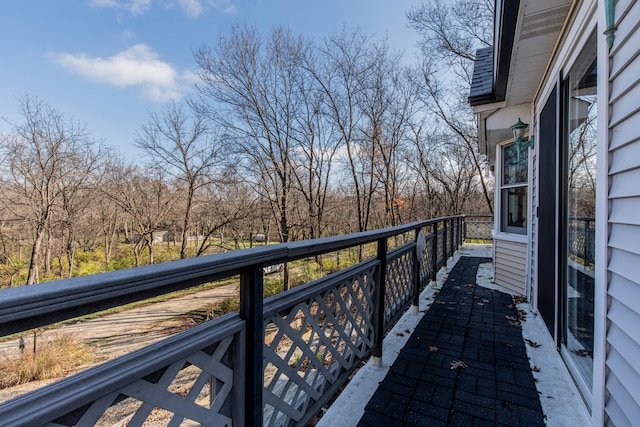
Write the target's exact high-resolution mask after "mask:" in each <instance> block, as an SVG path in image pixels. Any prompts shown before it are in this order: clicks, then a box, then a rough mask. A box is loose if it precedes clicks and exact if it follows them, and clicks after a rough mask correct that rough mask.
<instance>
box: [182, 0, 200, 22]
mask: <svg viewBox="0 0 640 427" xmlns="http://www.w3.org/2000/svg"><path fill="white" fill-rule="evenodd" d="M179 1H180V6H181V7H182V8H183V9H184V11H185V12H186V13H187V15H189V16H191V17H192V18H197V17H198V16H200V15H201V14H202V13H203V12H204V6H202V3H201V2H200V1H199V0H179Z"/></svg>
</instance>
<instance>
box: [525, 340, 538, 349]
mask: <svg viewBox="0 0 640 427" xmlns="http://www.w3.org/2000/svg"><path fill="white" fill-rule="evenodd" d="M524 340H525V341H526V343H527V344H529V345H530V346H531V347H533V348H538V347H540V344H538V343H537V342H535V341H531V340H530V339H528V338H525V339H524Z"/></svg>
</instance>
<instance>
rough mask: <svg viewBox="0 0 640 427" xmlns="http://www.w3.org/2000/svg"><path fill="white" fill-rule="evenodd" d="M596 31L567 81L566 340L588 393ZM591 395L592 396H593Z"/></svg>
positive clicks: (574, 367) (590, 376)
mask: <svg viewBox="0 0 640 427" xmlns="http://www.w3.org/2000/svg"><path fill="white" fill-rule="evenodd" d="M596 82H597V67H596V38H595V33H593V34H592V35H591V37H590V40H589V42H588V43H587V45H586V46H585V48H583V50H582V52H581V53H580V55H579V56H578V58H577V59H576V61H575V63H574V64H573V66H572V67H571V71H570V72H569V74H568V76H567V78H566V79H565V81H564V84H565V88H566V95H565V96H566V98H565V111H566V115H565V123H564V126H565V129H566V135H567V138H566V139H565V141H564V144H565V150H566V159H565V161H564V194H565V200H564V208H565V212H566V213H565V218H564V221H563V224H564V227H565V233H566V234H565V235H566V244H565V245H566V246H565V248H564V253H565V256H566V258H565V260H564V262H563V269H564V277H565V280H566V283H565V295H566V300H565V301H564V306H565V312H564V325H565V327H564V331H563V344H564V346H565V349H566V354H567V356H568V357H569V358H570V359H571V361H572V362H573V363H572V364H571V366H572V372H573V374H574V375H576V374H577V375H576V376H577V377H578V378H579V379H580V380H581V381H577V383H578V384H579V385H582V384H583V385H584V386H582V390H583V392H585V395H587V396H588V395H589V394H590V392H591V383H592V381H593V344H594V341H593V335H594V323H593V316H594V296H595V295H594V284H595V281H594V270H595V263H596V262H597V260H596V259H595V256H594V248H595V223H596V218H595V201H596V142H597V135H596V133H597V128H596V122H597V118H598V102H597V96H596V94H597V86H596ZM587 400H588V399H587Z"/></svg>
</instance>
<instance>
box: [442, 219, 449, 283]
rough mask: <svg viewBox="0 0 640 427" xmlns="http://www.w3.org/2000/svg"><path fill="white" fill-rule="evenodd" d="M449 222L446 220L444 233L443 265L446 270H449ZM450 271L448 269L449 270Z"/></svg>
mask: <svg viewBox="0 0 640 427" xmlns="http://www.w3.org/2000/svg"><path fill="white" fill-rule="evenodd" d="M447 222H448V220H446V219H445V220H444V227H443V230H444V234H443V235H442V253H443V256H442V266H443V267H444V268H445V270H447V261H448V260H449V249H448V248H447V246H448V245H447V243H448V241H449V239H448V233H447ZM447 271H448V270H447Z"/></svg>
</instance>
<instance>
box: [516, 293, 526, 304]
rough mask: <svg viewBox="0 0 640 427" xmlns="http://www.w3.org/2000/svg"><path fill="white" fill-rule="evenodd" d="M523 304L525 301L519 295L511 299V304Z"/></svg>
mask: <svg viewBox="0 0 640 427" xmlns="http://www.w3.org/2000/svg"><path fill="white" fill-rule="evenodd" d="M523 302H527V299H526V298H525V297H523V296H521V295H516V296H514V297H513V303H514V304H520V303H523Z"/></svg>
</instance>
